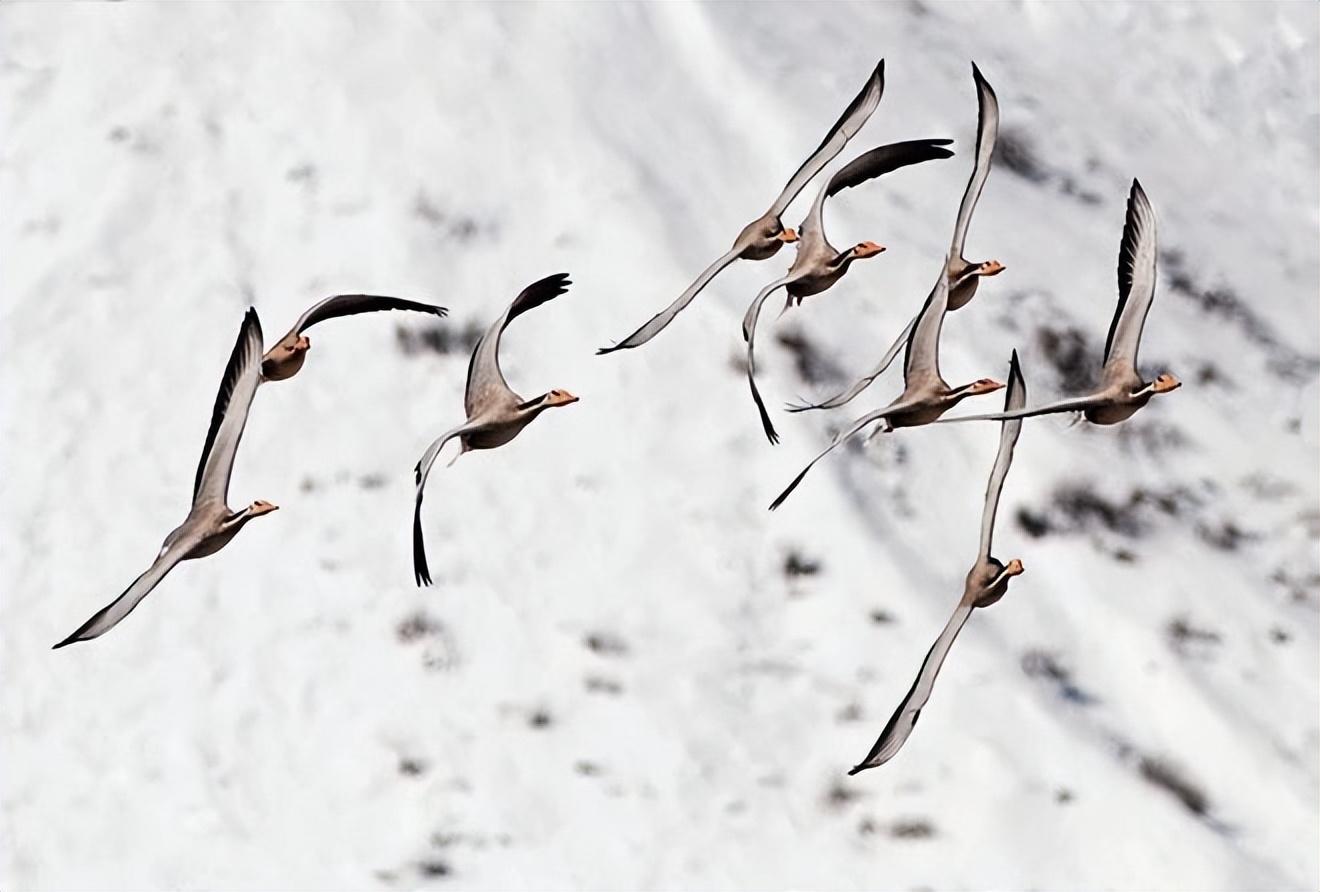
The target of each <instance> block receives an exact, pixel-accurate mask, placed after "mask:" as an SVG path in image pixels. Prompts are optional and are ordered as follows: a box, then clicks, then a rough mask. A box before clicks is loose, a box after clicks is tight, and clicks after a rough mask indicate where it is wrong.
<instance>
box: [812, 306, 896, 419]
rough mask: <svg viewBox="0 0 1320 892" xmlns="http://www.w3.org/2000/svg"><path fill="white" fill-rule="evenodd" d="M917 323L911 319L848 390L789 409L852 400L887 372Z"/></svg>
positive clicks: (834, 405) (831, 406) (836, 404)
mask: <svg viewBox="0 0 1320 892" xmlns="http://www.w3.org/2000/svg"><path fill="white" fill-rule="evenodd" d="M916 324H917V320H916V319H915V318H914V319H912V320H911V321H909V322H908V324H907V327H905V328H904V329H903V330H902V331H901V332H899V333H898V337H897V338H895V339H894V343H892V344H890V345H889V349H888V350H886V351H885V355H884V356H882V357H880V361H879V362H878V363H876V365H875V368H873V369H871V371H870V372H868V373H867V374H866V375H865V376H863V377H861V378H858V379H857V380H856V381H854V382H853V384H852V386H851V387H849V388H848V389H847V390H841V391H839V392H838V393H836V394H835V395H834V396H832V397H829V398H828V399H825V400H822V401H820V402H819V403H811V404H802V405H797V406H789V407H788V411H790V412H806V411H807V410H808V409H835V408H838V407H839V406H842V405H844V404H846V403H849V402H851V401H852V399H853V397H855V396H857V394H859V393H861V392H862V391H863V390H865V389H866V388H868V387H870V386H871V385H872V384H873V383H874V382H875V379H876V378H879V377H880V376H881V375H883V374H884V373H885V369H887V368H889V365H890V363H892V362H893V361H894V358H895V357H897V356H898V351H899V350H901V349H903V346H904V345H905V344H906V343H907V341H908V335H909V334H910V333H911V332H912V328H913V326H915V325H916Z"/></svg>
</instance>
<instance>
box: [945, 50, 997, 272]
mask: <svg viewBox="0 0 1320 892" xmlns="http://www.w3.org/2000/svg"><path fill="white" fill-rule="evenodd" d="M972 78H973V79H974V80H975V81H976V101H977V123H976V163H975V164H974V165H973V167H972V176H971V178H970V179H969V180H968V181H967V189H966V190H964V192H963V197H962V204H961V205H959V206H958V222H957V223H956V224H955V225H954V227H953V242H952V243H951V245H950V247H949V255H950V256H951V257H958V258H961V259H964V260H965V259H966V258H964V257H963V246H964V245H965V244H966V242H967V227H968V226H969V225H970V224H971V222H972V211H973V210H975V209H976V202H977V200H978V199H979V198H980V197H981V189H982V188H983V187H984V186H985V180H986V177H987V176H989V175H990V159H991V157H992V156H993V155H994V151H995V140H996V139H997V138H998V137H999V99H998V98H996V96H995V91H994V90H993V89H991V87H990V84H989V83H987V82H986V79H985V78H984V77H982V76H981V69H979V68H977V67H976V63H975V62H973V63H972Z"/></svg>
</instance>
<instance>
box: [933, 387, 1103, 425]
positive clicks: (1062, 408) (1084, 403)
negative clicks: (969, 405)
mask: <svg viewBox="0 0 1320 892" xmlns="http://www.w3.org/2000/svg"><path fill="white" fill-rule="evenodd" d="M1108 402H1109V401H1108V399H1107V398H1106V397H1105V396H1103V395H1100V394H1094V393H1092V394H1087V395H1086V396H1078V397H1070V398H1068V399H1066V400H1059V401H1058V402H1054V403H1046V404H1045V405H1043V406H1037V407H1036V408H1034V409H1014V410H1012V411H1011V412H991V413H989V414H986V415H959V416H958V417H957V418H938V419H936V420H935V421H933V422H931V423H932V424H953V423H954V422H957V421H1013V420H1014V419H1017V418H1034V417H1036V416H1037V415H1056V414H1058V413H1060V412H1085V411H1086V410H1087V409H1094V408H1097V407H1099V406H1104V405H1107V404H1108Z"/></svg>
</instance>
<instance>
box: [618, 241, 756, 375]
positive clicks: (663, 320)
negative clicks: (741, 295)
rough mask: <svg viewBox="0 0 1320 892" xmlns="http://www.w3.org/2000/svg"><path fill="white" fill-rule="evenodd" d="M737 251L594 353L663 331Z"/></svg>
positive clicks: (631, 344)
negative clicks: (647, 317)
mask: <svg viewBox="0 0 1320 892" xmlns="http://www.w3.org/2000/svg"><path fill="white" fill-rule="evenodd" d="M738 252H739V249H738V248H737V247H736V246H735V247H734V249H733V250H732V251H729V253H727V254H725V255H724V256H723V257H721V258H720V259H719V260H716V261H715V262H714V263H712V264H711V265H710V266H708V267H706V268H705V269H704V270H702V272H701V275H699V276H697V280H696V281H695V282H693V283H692V284H691V285H689V286H688V287H687V290H686V291H684V292H683V293H682V294H680V295H679V296H678V299H677V300H676V301H674V302H673V303H672V304H670V305H669V306H667V307H665V308H664V309H663V310H661V311H660V312H659V313H656V314H655V315H654V316H652V317H651V318H650V319H649V320H647V322H646V324H645V325H643V326H642V327H641V328H639V329H637V330H636V331H635V332H633V333H632V334H630V335H628V337H626V338H624V339H623V340H622V341H619V343H617V344H615V345H614V346H613V347H601V348H600V349H599V350H597V351H596V354H597V355H600V354H602V353H613V352H614V351H615V350H627V349H629V348H631V347H640V346H641V345H642V344H645V343H646V342H647V341H649V340H651V338H653V337H655V336H656V335H658V334H659V333H660V332H662V331H664V329H665V327H666V326H667V325H669V323H671V322H673V321H674V317H675V316H677V315H678V314H679V313H681V312H682V311H683V309H684V308H685V307H686V306H687V305H688V304H690V303H692V299H693V298H694V297H696V296H697V294H698V293H700V291H701V289H703V288H705V287H706V286H707V285H708V284H710V280H711V279H713V278H715V276H717V275H718V274H719V273H720V271H721V270H723V269H724V268H725V267H726V266H728V265H729V264H730V263H733V262H734V261H735V260H737V259H738Z"/></svg>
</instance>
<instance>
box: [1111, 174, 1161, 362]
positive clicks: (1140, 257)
mask: <svg viewBox="0 0 1320 892" xmlns="http://www.w3.org/2000/svg"><path fill="white" fill-rule="evenodd" d="M1155 249H1156V245H1155V211H1154V209H1153V208H1151V206H1150V200H1149V199H1147V198H1146V192H1145V190H1143V189H1142V188H1141V184H1140V183H1138V182H1137V181H1136V180H1133V181H1132V191H1131V192H1129V193H1128V203H1127V221H1126V222H1125V223H1124V224H1123V244H1122V246H1121V247H1120V248H1119V251H1118V307H1117V308H1116V309H1115V310H1114V320H1113V321H1112V322H1111V323H1110V324H1109V337H1107V338H1106V339H1105V366H1106V367H1107V368H1108V367H1109V366H1110V365H1111V364H1117V363H1122V364H1123V365H1124V366H1125V367H1129V368H1132V369H1134V370H1135V369H1136V366H1137V348H1138V346H1140V344H1141V329H1142V327H1143V326H1144V325H1145V324H1146V314H1147V313H1149V312H1150V305H1151V302H1152V301H1153V300H1154V299H1155Z"/></svg>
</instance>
